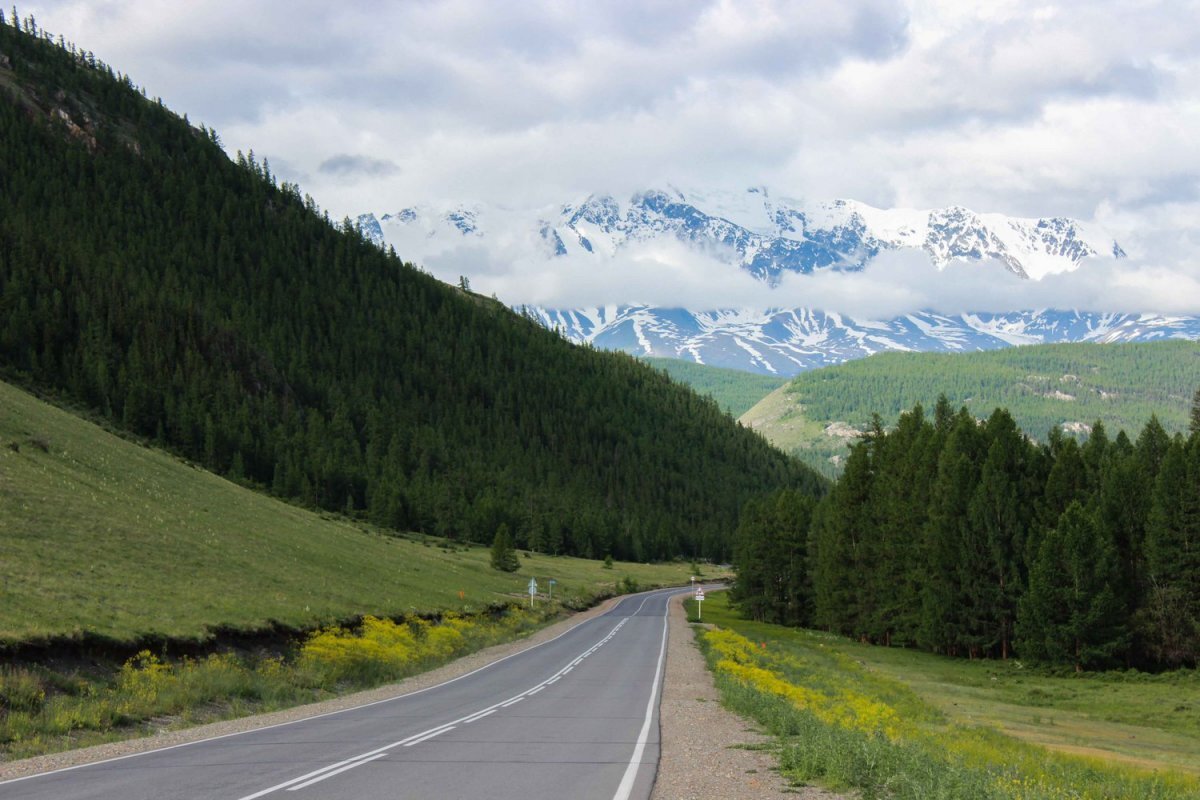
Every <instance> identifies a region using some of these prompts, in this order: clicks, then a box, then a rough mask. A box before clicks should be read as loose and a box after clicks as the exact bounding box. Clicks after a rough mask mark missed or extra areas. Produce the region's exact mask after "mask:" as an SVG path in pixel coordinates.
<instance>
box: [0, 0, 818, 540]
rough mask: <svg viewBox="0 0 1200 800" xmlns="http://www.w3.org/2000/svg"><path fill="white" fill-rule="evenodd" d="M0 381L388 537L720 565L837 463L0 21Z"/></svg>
mask: <svg viewBox="0 0 1200 800" xmlns="http://www.w3.org/2000/svg"><path fill="white" fill-rule="evenodd" d="M0 54H3V55H4V58H3V59H0V71H2V72H3V73H4V74H0V141H3V142H4V147H3V148H0V184H2V185H3V191H0V375H2V376H4V377H6V378H7V379H10V380H13V381H15V382H18V383H20V384H22V385H24V386H27V387H30V388H33V389H36V390H38V391H40V392H42V393H44V394H50V395H52V396H54V397H55V398H57V399H59V400H60V401H63V402H68V403H72V404H75V405H77V406H82V407H83V408H84V409H85V410H87V411H88V412H89V413H91V414H93V415H97V416H99V417H102V418H103V419H104V420H106V421H107V423H108V424H109V425H111V426H113V427H115V428H118V429H120V430H124V431H128V432H131V433H133V434H136V435H138V436H140V437H144V438H146V439H149V440H152V441H153V442H155V443H157V444H159V445H161V446H163V447H165V448H168V449H170V450H172V451H174V452H176V453H178V454H181V455H183V456H185V457H186V458H188V459H190V460H193V461H195V462H196V463H198V464H201V465H203V466H204V467H206V468H208V469H210V470H213V471H216V472H218V473H221V474H224V475H227V476H229V477H230V478H232V479H235V480H238V481H241V482H245V483H247V484H250V485H253V486H256V487H258V488H260V489H263V490H265V491H269V492H271V493H272V494H275V495H277V496H279V497H282V498H287V499H290V500H293V501H295V502H298V503H301V504H304V505H308V506H311V507H316V508H323V509H329V510H334V511H340V512H345V513H347V514H350V515H353V516H356V517H364V518H369V519H370V520H373V521H374V522H376V523H378V524H380V525H382V526H386V527H390V528H395V529H398V530H407V531H422V532H427V533H430V534H437V535H443V536H447V537H450V538H454V539H463V540H470V541H475V542H481V543H487V542H491V541H493V539H494V538H495V535H496V533H497V531H498V530H499V529H500V528H501V526H507V528H508V530H509V531H510V535H511V537H512V540H513V543H514V545H515V546H518V547H523V548H529V549H536V550H539V551H542V552H548V553H566V554H575V555H582V556H591V557H596V558H601V557H603V556H605V555H606V554H609V553H611V554H612V555H614V556H617V557H619V558H625V559H636V560H649V559H661V558H670V557H675V556H680V555H683V556H692V557H710V558H716V559H720V558H725V557H727V556H728V555H729V553H730V550H731V531H732V530H733V529H734V528H735V527H736V520H737V514H738V509H739V508H740V506H741V505H742V504H743V503H744V502H745V501H746V500H747V499H748V498H749V497H750V496H752V495H753V494H755V493H758V492H761V491H764V490H768V491H769V490H772V489H776V488H782V487H799V488H802V489H803V490H804V491H808V492H820V491H822V490H823V487H824V482H823V481H822V480H821V479H820V478H818V477H817V476H815V475H814V474H813V473H811V472H810V471H808V470H806V469H805V468H803V467H801V466H800V465H799V464H797V463H796V462H794V461H793V460H791V459H789V458H788V457H786V456H784V455H783V454H782V453H779V452H778V451H776V450H774V449H773V448H771V447H770V446H769V445H768V444H767V443H766V442H765V441H763V440H762V438H761V437H759V436H758V435H757V434H754V433H753V432H751V431H748V430H745V429H742V428H740V427H739V426H737V425H736V424H735V423H734V422H733V420H732V419H730V418H729V416H728V415H727V414H724V413H722V412H721V410H720V409H719V408H718V407H717V406H716V404H715V403H714V402H713V401H712V400H710V399H707V398H701V397H698V396H697V395H696V394H695V393H693V392H691V391H689V390H687V389H686V388H684V387H682V386H679V385H677V384H675V383H672V382H671V381H670V380H669V379H668V378H667V377H666V376H664V375H662V374H660V373H658V372H656V371H655V370H653V369H651V368H649V367H647V366H645V365H643V364H640V363H638V362H637V361H636V360H635V359H633V358H631V357H629V356H624V355H620V354H612V353H603V352H598V351H596V350H593V349H590V348H582V347H577V346H574V345H572V344H570V343H569V342H566V341H564V340H563V339H562V338H561V337H559V336H557V335H555V334H553V333H551V332H548V331H546V330H544V329H542V328H541V327H539V326H538V325H536V324H534V323H533V322H531V321H529V320H527V319H524V318H522V317H520V316H519V315H517V314H514V313H512V312H511V311H509V310H508V309H507V308H505V307H504V306H503V305H502V304H500V303H498V302H496V301H494V300H489V299H488V298H484V297H480V296H478V295H476V294H473V293H471V292H469V291H465V290H463V289H460V288H456V287H451V286H448V285H446V284H443V283H442V282H440V281H438V280H436V279H434V278H433V277H432V276H430V275H428V274H426V273H424V272H423V271H421V270H420V269H418V268H416V267H414V266H413V265H411V264H406V263H404V262H402V261H401V259H400V258H399V257H398V256H397V255H396V254H395V252H393V251H388V252H385V251H384V250H382V249H380V248H378V247H376V246H374V245H373V244H371V243H370V242H368V241H367V240H366V239H365V238H364V237H363V236H362V235H361V233H360V232H359V231H358V230H356V229H355V228H354V227H353V226H352V225H351V224H350V223H349V221H348V220H345V221H343V222H342V223H341V224H338V223H335V222H333V221H331V220H330V219H329V218H328V215H327V214H325V213H322V212H321V211H320V209H319V208H318V207H317V206H316V203H315V202H314V201H313V200H312V198H310V197H307V196H302V195H301V193H300V190H299V188H298V187H297V186H295V185H294V184H288V183H286V182H285V183H282V184H280V183H278V181H277V179H276V177H275V176H274V175H272V173H271V170H270V167H269V165H268V164H267V162H266V161H265V160H260V159H258V158H256V157H255V156H254V154H253V153H249V154H245V155H243V154H240V153H239V154H238V156H237V158H236V159H235V160H231V159H230V158H229V156H227V155H226V153H225V152H224V150H223V149H222V147H221V144H220V139H219V137H218V136H217V135H216V133H215V132H213V131H211V130H210V129H207V128H205V127H203V126H200V127H195V126H193V125H192V124H191V123H190V122H189V121H188V120H187V118H186V117H180V116H178V115H176V114H174V113H173V112H171V111H170V110H168V109H166V108H165V107H164V106H163V105H162V104H161V103H160V102H156V101H151V100H148V99H147V98H146V97H144V96H143V94H142V93H141V92H140V91H139V90H138V89H136V88H135V87H134V85H133V84H132V82H131V81H130V80H129V79H128V78H127V77H125V76H120V75H118V74H116V73H114V72H113V71H112V70H111V68H109V67H107V66H105V65H103V64H100V63H97V62H96V61H95V59H94V57H92V56H91V55H90V54H86V53H83V52H81V51H77V50H75V49H74V47H73V46H70V45H66V44H65V43H63V44H56V43H54V42H53V41H51V40H50V37H48V35H46V34H45V33H44V32H41V33H38V32H37V29H36V27H35V25H33V24H32V23H28V22H27V23H26V24H25V26H24V30H22V29H18V28H16V27H13V26H12V25H5V24H0Z"/></svg>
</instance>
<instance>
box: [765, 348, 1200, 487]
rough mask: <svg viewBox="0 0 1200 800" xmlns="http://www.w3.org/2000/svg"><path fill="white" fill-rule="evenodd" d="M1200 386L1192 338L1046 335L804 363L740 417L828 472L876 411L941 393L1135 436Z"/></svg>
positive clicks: (1048, 421)
mask: <svg viewBox="0 0 1200 800" xmlns="http://www.w3.org/2000/svg"><path fill="white" fill-rule="evenodd" d="M1197 386H1200V344H1198V343H1196V342H1181V341H1172V342H1154V343H1149V344H1112V345H1101V344H1054V345H1037V346H1028V347H1013V348H1008V349H1005V350H994V351H991V352H986V353H959V354H942V353H882V354H879V355H875V356H871V357H870V358H865V359H862V360H860V361H851V362H849V363H846V364H841V365H839V366H836V367H827V368H825V369H820V370H814V371H812V372H806V373H803V374H801V375H799V376H797V377H796V378H795V379H794V380H793V381H792V382H791V383H789V384H787V385H786V386H784V387H782V388H780V389H778V390H776V391H775V392H773V393H772V394H771V395H769V396H768V397H766V398H763V400H762V401H760V402H759V403H758V404H757V405H756V406H755V407H754V408H752V409H750V410H749V411H747V412H746V413H745V414H743V415H742V417H741V421H742V422H743V423H744V424H745V425H747V426H749V427H751V428H753V429H754V430H756V431H758V432H759V433H761V434H763V435H764V436H765V437H766V438H767V439H768V440H769V441H771V442H773V443H774V444H776V445H777V446H779V447H780V448H782V449H784V450H786V451H788V452H792V453H794V454H796V455H797V456H799V457H800V458H801V459H802V460H804V461H805V462H806V463H808V464H810V465H812V466H814V467H816V468H818V469H821V470H823V471H825V472H826V474H829V473H831V472H833V471H835V469H836V463H835V462H833V461H831V459H840V458H842V457H844V456H845V453H846V444H847V443H848V442H852V441H854V436H855V433H856V431H858V430H863V429H865V427H866V426H867V424H868V423H869V422H870V420H871V415H872V414H874V413H878V414H879V415H880V416H881V417H882V418H883V419H884V420H885V421H886V420H894V419H895V418H896V417H897V416H899V414H900V412H901V411H904V410H906V409H909V408H911V407H913V406H914V405H916V404H917V403H921V404H923V405H924V406H925V408H926V409H932V408H933V405H934V403H935V402H936V401H937V398H938V395H939V394H943V393H944V394H945V395H946V397H947V398H948V399H949V400H950V404H951V405H952V406H953V407H955V408H958V407H959V406H963V405H965V406H966V407H967V408H968V409H970V411H971V413H972V414H974V415H975V416H976V417H980V418H983V417H987V416H988V415H989V414H990V413H991V412H992V411H993V410H994V409H995V408H997V407H1003V408H1007V409H1009V411H1010V412H1011V413H1012V415H1013V417H1014V418H1015V419H1016V421H1017V424H1018V425H1020V426H1021V428H1022V429H1023V430H1025V431H1028V432H1029V433H1030V434H1031V435H1033V436H1037V437H1039V438H1044V437H1045V436H1046V434H1047V433H1048V432H1049V430H1050V429H1051V428H1053V427H1054V426H1056V425H1057V426H1063V427H1064V428H1065V429H1067V430H1069V431H1072V432H1075V433H1080V434H1085V433H1086V428H1085V427H1084V426H1089V425H1090V424H1091V423H1092V422H1094V421H1095V420H1101V421H1103V422H1104V424H1105V427H1106V428H1107V429H1108V431H1109V433H1110V434H1111V435H1115V434H1116V432H1117V431H1118V430H1121V429H1124V430H1126V431H1127V432H1129V434H1130V435H1131V436H1132V435H1135V432H1136V431H1138V430H1140V429H1141V428H1142V426H1143V425H1145V423H1146V420H1148V419H1149V418H1150V415H1151V414H1157V415H1158V418H1159V420H1160V421H1161V422H1162V424H1163V426H1164V427H1166V429H1167V430H1168V431H1172V432H1174V431H1182V430H1184V429H1185V428H1186V427H1187V413H1188V407H1189V404H1190V403H1191V399H1192V393H1193V392H1195V390H1196V387H1197Z"/></svg>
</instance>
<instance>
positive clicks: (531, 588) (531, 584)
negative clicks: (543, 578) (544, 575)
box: [529, 578, 537, 607]
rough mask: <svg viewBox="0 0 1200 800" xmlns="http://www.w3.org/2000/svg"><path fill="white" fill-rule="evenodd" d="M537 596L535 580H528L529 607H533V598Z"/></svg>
mask: <svg viewBox="0 0 1200 800" xmlns="http://www.w3.org/2000/svg"><path fill="white" fill-rule="evenodd" d="M536 594H537V578H530V579H529V605H530V607H532V606H533V598H534V596H535V595H536Z"/></svg>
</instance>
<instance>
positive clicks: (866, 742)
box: [700, 627, 1200, 800]
mask: <svg viewBox="0 0 1200 800" xmlns="http://www.w3.org/2000/svg"><path fill="white" fill-rule="evenodd" d="M755 630H756V631H758V630H761V628H758V627H756V628H755ZM700 641H701V646H702V648H703V649H704V651H705V654H706V657H707V658H708V661H709V664H710V666H711V667H712V669H713V671H714V674H715V676H716V681H717V684H718V686H719V688H720V690H721V692H722V695H723V697H724V698H725V700H726V702H727V703H728V704H729V705H730V706H731V707H732V708H733V709H734V710H736V711H737V712H739V713H741V714H744V715H746V716H749V717H752V718H753V719H756V720H758V721H759V722H760V723H762V724H763V725H764V726H765V727H766V728H767V730H768V731H769V732H770V733H772V734H773V735H775V736H777V737H779V742H780V765H781V768H782V770H783V772H784V774H785V775H786V776H788V777H789V778H791V779H792V780H794V781H797V782H801V783H806V782H817V783H822V784H824V785H827V786H829V787H831V788H834V789H839V790H843V789H853V790H857V791H858V792H859V793H860V795H861V796H862V797H863V798H864V799H865V800H870V798H885V797H886V798H896V800H906V799H909V798H911V800H918V798H919V799H921V800H928V799H929V798H947V800H949V798H956V799H957V798H980V799H981V800H992V799H993V798H995V799H996V800H1000V799H1002V798H1003V799H1004V800H1066V799H1067V798H1073V799H1077V800H1117V798H1147V800H1183V798H1196V797H1200V779H1197V778H1195V777H1194V776H1191V775H1184V774H1176V773H1166V772H1152V771H1149V770H1145V769H1139V768H1136V767H1131V766H1124V765H1118V764H1114V763H1106V762H1103V761H1101V760H1099V759H1093V758H1086V757H1079V756H1072V755H1067V754H1064V753H1058V752H1051V751H1049V750H1046V749H1045V748H1042V747H1038V746H1036V745H1033V744H1029V743H1025V742H1022V741H1019V740H1017V739H1014V738H1012V737H1009V736H1006V735H1004V734H1003V733H1000V732H999V731H996V730H994V729H990V728H986V727H982V726H973V725H963V724H958V723H955V722H953V721H951V720H948V719H947V718H946V717H945V715H944V714H942V713H941V712H940V711H938V710H937V709H935V708H934V707H932V706H930V705H928V704H927V703H925V702H924V701H923V700H922V699H921V698H920V697H919V696H918V695H917V694H916V693H915V692H913V691H912V690H911V689H909V688H908V687H907V686H905V685H904V684H903V683H901V682H899V681H896V680H893V679H890V678H887V677H884V676H882V675H879V674H877V673H875V672H873V671H871V670H868V669H866V668H865V667H864V666H863V665H861V664H859V663H858V662H857V661H856V660H854V659H852V658H849V657H847V656H846V655H844V654H842V653H839V652H837V651H836V649H835V648H833V647H827V646H825V645H824V644H823V643H821V642H819V641H818V642H815V643H810V644H808V645H806V646H801V645H799V644H795V643H794V642H792V641H790V640H789V641H787V642H784V641H780V640H776V639H772V640H770V641H757V642H756V641H752V640H751V639H748V638H746V637H745V636H742V635H740V634H739V633H737V632H735V631H733V630H727V629H726V630H722V629H717V630H712V631H708V632H705V633H703V634H702V635H701V636H700Z"/></svg>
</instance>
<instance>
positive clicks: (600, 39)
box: [19, 0, 1200, 311]
mask: <svg viewBox="0 0 1200 800" xmlns="http://www.w3.org/2000/svg"><path fill="white" fill-rule="evenodd" d="M19 10H20V11H21V12H22V13H23V14H24V13H28V12H33V13H35V14H36V16H37V17H38V20H39V23H40V24H41V26H42V27H44V28H46V29H48V30H50V31H52V32H54V33H56V34H57V33H61V34H63V35H64V36H66V37H67V38H69V39H72V40H74V41H75V42H76V43H77V44H79V45H80V46H82V47H84V48H87V49H90V50H93V51H94V52H95V53H96V54H97V56H98V57H99V58H101V59H103V60H104V61H106V62H108V63H109V64H111V65H112V66H113V67H114V68H116V69H118V70H121V71H123V72H127V73H129V74H130V75H131V76H132V78H133V79H134V81H135V82H136V83H138V84H140V85H142V86H144V87H145V88H146V90H147V92H148V93H149V94H150V95H151V96H161V97H162V98H163V99H164V100H165V101H166V103H167V105H168V106H170V107H171V108H173V109H175V110H177V111H179V112H186V113H187V114H188V116H189V118H190V119H192V120H193V121H194V122H204V123H206V124H208V125H210V126H212V127H215V128H216V129H217V131H218V132H219V133H220V135H221V136H222V138H223V140H224V142H225V144H226V146H227V148H228V149H229V150H230V151H231V152H233V151H236V150H238V149H242V150H249V149H251V148H252V149H253V150H254V151H255V153H256V154H257V155H259V156H265V157H267V158H268V159H269V160H270V162H271V166H272V170H273V171H274V172H275V173H276V174H277V175H279V176H280V177H282V178H285V179H289V180H294V181H296V182H298V183H300V185H301V187H302V188H303V190H305V191H307V192H309V193H310V194H312V195H313V196H314V197H315V198H316V199H317V201H318V202H319V203H320V204H321V205H322V206H323V207H325V208H328V209H329V210H330V212H331V214H333V215H334V216H335V217H341V216H342V215H351V216H354V215H356V214H358V213H361V212H363V211H377V212H385V211H395V210H397V209H400V208H402V207H404V206H407V205H412V204H416V203H421V202H429V201H434V202H438V201H461V200H466V201H481V202H503V203H506V204H511V205H521V204H535V203H536V204H550V203H560V202H564V201H569V200H572V199H576V198H578V197H580V196H582V195H586V194H588V193H591V192H594V191H607V192H613V193H617V194H622V193H628V192H631V191H634V190H637V189H642V188H646V187H648V186H661V185H664V184H667V183H671V184H675V185H681V186H692V187H716V188H741V187H745V186H750V185H766V186H769V187H771V188H772V190H774V191H775V192H776V193H778V194H780V195H784V196H790V197H796V198H811V199H832V198H840V197H849V198H855V199H859V200H862V201H865V202H868V203H871V204H873V205H877V206H884V207H886V206H907V207H916V208H928V207H937V206H946V205H950V204H960V205H964V206H967V207H969V208H972V209H975V210H977V211H994V212H1001V213H1007V214H1012V215H1017V216H1052V215H1066V216H1074V217H1079V218H1084V219H1093V220H1096V221H1098V222H1100V223H1102V224H1104V225H1105V226H1107V227H1108V228H1109V229H1110V230H1111V231H1112V232H1113V233H1114V235H1116V236H1117V237H1118V238H1119V239H1120V241H1121V243H1122V245H1123V246H1124V247H1125V249H1126V250H1127V251H1128V252H1129V254H1130V256H1131V258H1130V260H1129V261H1128V262H1127V263H1126V264H1125V267H1124V268H1125V270H1126V273H1127V274H1128V275H1132V276H1134V279H1133V283H1134V284H1137V285H1144V286H1145V287H1148V288H1145V290H1144V291H1145V292H1146V293H1148V295H1149V296H1151V297H1152V298H1157V299H1155V300H1154V302H1157V303H1158V305H1159V306H1160V308H1156V309H1154V310H1186V309H1182V308H1181V305H1188V303H1190V305H1188V308H1193V307H1194V309H1195V310H1197V311H1200V293H1197V296H1196V297H1194V298H1191V297H1189V298H1185V299H1186V300H1187V301H1188V302H1184V301H1182V300H1181V299H1180V296H1179V295H1180V292H1179V289H1178V286H1175V288H1174V290H1171V291H1168V289H1167V287H1169V286H1171V282H1172V281H1191V283H1190V284H1189V285H1190V286H1191V287H1196V286H1198V285H1200V284H1197V282H1196V278H1197V275H1198V274H1200V270H1198V269H1197V266H1196V261H1197V259H1195V258H1193V256H1192V254H1193V253H1195V252H1196V250H1197V246H1198V245H1200V233H1198V228H1197V225H1196V220H1198V219H1200V142H1198V141H1197V132H1200V2H1195V1H1193V0H1171V1H1170V2H1153V1H1150V2H1142V1H1139V0H1115V1H1110V0H1087V1H1086V2H1078V3H1057V4H1054V3H1027V2H1007V1H1006V0H989V2H986V3H967V2H961V0H933V1H932V2H886V1H885V0H861V1H860V2H850V1H849V0H812V1H811V2H810V1H807V0H806V1H805V2H771V1H770V0H761V1H757V0H736V2H732V1H731V2H723V1H722V0H712V1H710V2H701V1H700V0H663V1H662V2H652V1H650V0H636V2H635V1H632V0H631V1H629V2H626V1H625V0H583V1H582V2H533V1H532V0H512V1H511V2H509V1H502V0H451V1H450V2H387V3H385V2H371V3H366V2H364V3H349V4H348V3H330V2H320V3H315V2H307V1H303V0H301V1H297V0H292V1H291V2H272V3H267V2H252V0H238V1H237V2H232V1H229V2H226V1H225V0H218V1H214V2H177V0H169V1H168V0H139V1H138V2H128V3H119V2H104V1H103V0H61V1H60V0H47V1H45V2H34V3H22V4H19ZM1105 274H1107V273H1105ZM1098 275H1100V273H1099V272H1095V273H1093V274H1092V276H1091V278H1090V279H1089V280H1094V279H1095V278H1096V277H1097V276H1098ZM877 277H879V276H877ZM878 283H879V284H880V285H882V284H884V283H886V281H884V280H882V278H881V280H880V281H878ZM1067 283H1070V282H1069V281H1068V282H1067ZM1075 284H1077V288H1076V290H1069V289H1068V288H1062V291H1065V292H1068V293H1070V291H1079V292H1082V291H1083V287H1084V285H1085V284H1084V283H1083V282H1082V281H1080V280H1076V281H1075ZM496 285H506V286H508V285H513V286H515V287H516V288H514V289H512V293H513V294H514V295H519V294H521V289H520V278H519V276H510V280H509V282H508V283H507V284H503V283H498V284H496ZM860 288H862V291H868V288H867V287H860ZM1044 289H1045V287H1043V291H1044ZM835 294H836V292H835ZM1121 296H1125V297H1128V294H1127V293H1125V294H1123V295H1121ZM504 299H510V298H509V297H505V298H504ZM511 299H512V300H513V301H514V302H516V301H519V300H520V299H522V298H520V297H512V298H511ZM914 302H917V301H915V300H914ZM1172 303H1173V304H1174V305H1173V306H1171V304H1172ZM1168 306H1171V307H1170V308H1168Z"/></svg>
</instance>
